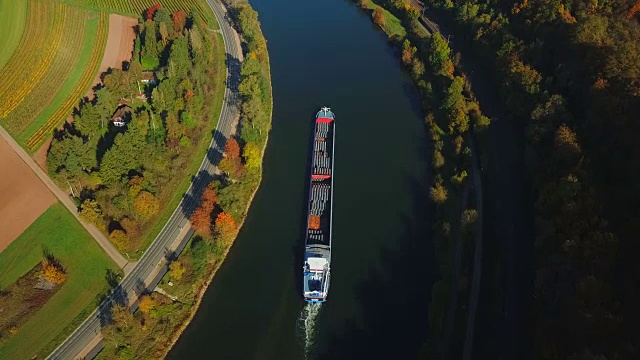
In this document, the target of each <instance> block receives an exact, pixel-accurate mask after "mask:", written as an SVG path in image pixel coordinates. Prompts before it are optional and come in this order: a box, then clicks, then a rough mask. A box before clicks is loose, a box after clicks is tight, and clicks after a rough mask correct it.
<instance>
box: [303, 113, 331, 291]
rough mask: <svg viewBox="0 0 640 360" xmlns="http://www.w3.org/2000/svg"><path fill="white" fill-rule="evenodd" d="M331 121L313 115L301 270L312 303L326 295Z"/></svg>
mask: <svg viewBox="0 0 640 360" xmlns="http://www.w3.org/2000/svg"><path fill="white" fill-rule="evenodd" d="M334 120H335V118H334V114H333V112H332V111H331V109H329V108H328V107H326V106H325V107H323V108H321V109H320V111H318V113H317V114H316V122H315V126H314V136H313V148H312V150H313V151H312V155H311V170H310V172H311V174H310V180H309V181H310V184H309V203H308V208H307V230H306V234H305V235H306V236H305V244H304V245H305V246H304V268H303V282H304V283H303V296H304V299H305V300H306V301H307V302H313V303H315V302H324V301H326V300H327V294H328V292H329V275H330V265H331V226H332V210H333V156H334V149H335V147H334V144H335V134H336V132H335V122H334Z"/></svg>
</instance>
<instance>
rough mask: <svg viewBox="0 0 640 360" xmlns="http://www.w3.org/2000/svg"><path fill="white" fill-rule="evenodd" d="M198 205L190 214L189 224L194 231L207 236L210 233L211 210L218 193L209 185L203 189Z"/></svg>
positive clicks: (216, 200)
mask: <svg viewBox="0 0 640 360" xmlns="http://www.w3.org/2000/svg"><path fill="white" fill-rule="evenodd" d="M201 200H202V201H201V203H200V206H198V207H197V208H196V210H195V211H194V212H193V214H191V218H190V219H189V220H190V221H191V225H192V226H193V227H194V229H195V231H196V233H198V234H200V235H202V236H204V237H208V236H210V235H211V212H212V211H213V208H214V207H215V205H216V203H217V202H218V195H217V194H216V192H215V190H213V189H212V188H211V187H207V188H206V189H204V192H203V193H202V198H201Z"/></svg>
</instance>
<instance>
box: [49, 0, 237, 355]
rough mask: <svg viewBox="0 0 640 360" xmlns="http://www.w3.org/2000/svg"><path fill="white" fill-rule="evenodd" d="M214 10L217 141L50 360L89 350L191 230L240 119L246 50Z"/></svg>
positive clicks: (212, 2) (220, 8)
mask: <svg viewBox="0 0 640 360" xmlns="http://www.w3.org/2000/svg"><path fill="white" fill-rule="evenodd" d="M207 3H208V4H209V6H210V7H211V9H212V10H213V12H214V14H215V17H216V20H217V21H218V23H219V24H220V32H221V34H222V38H223V41H224V48H225V52H226V58H227V81H226V87H225V95H224V101H223V104H222V111H221V113H220V119H219V121H218V125H217V126H216V131H215V132H214V136H213V139H212V140H211V144H210V146H209V150H208V151H207V155H206V156H205V158H204V159H203V160H202V164H201V165H200V169H199V170H198V174H197V175H196V177H195V178H194V181H193V182H192V183H191V186H190V187H189V189H188V190H187V193H186V194H185V196H184V197H183V198H182V201H181V202H180V204H179V205H178V207H177V208H176V209H175V210H174V212H173V214H171V217H170V218H169V220H168V221H167V223H166V224H165V226H164V228H162V231H161V232H160V234H158V236H157V237H156V239H155V240H154V241H153V243H152V244H151V245H150V246H149V248H148V249H147V251H146V252H145V253H144V255H143V256H142V258H140V260H139V261H138V262H137V263H136V265H135V267H134V268H133V269H132V270H131V272H130V273H129V274H127V275H126V276H125V278H124V279H123V280H122V282H121V283H120V284H119V285H118V286H117V287H116V288H115V289H114V291H113V292H112V293H111V295H109V296H108V297H107V298H106V299H105V300H104V301H103V302H102V303H101V304H100V306H99V307H98V308H97V309H96V310H95V311H94V312H93V313H92V314H91V315H89V317H88V318H87V319H86V320H85V321H84V322H83V323H82V324H81V325H80V326H79V327H78V328H77V329H76V330H75V331H74V332H73V333H72V334H71V335H70V336H69V337H68V338H67V339H66V340H65V341H64V342H63V343H62V344H61V345H60V346H58V348H57V349H55V350H54V351H53V352H52V353H51V354H50V355H49V356H48V357H47V359H51V360H53V359H56V360H58V359H60V360H62V359H74V358H76V357H77V356H78V354H80V353H81V352H82V351H83V350H84V349H85V347H87V346H88V345H89V344H90V343H92V342H94V341H95V340H96V338H97V337H98V336H99V334H100V330H101V323H103V321H104V319H105V317H106V316H107V314H108V313H109V311H110V309H111V306H112V304H113V303H114V302H117V303H129V302H130V301H131V300H132V299H134V298H136V297H137V296H138V294H139V293H140V290H141V284H145V286H146V280H147V279H148V278H149V276H150V275H151V274H152V273H153V272H154V271H155V270H157V269H158V268H159V264H160V263H161V262H162V260H163V258H164V257H165V254H166V252H167V249H170V248H171V247H172V245H173V243H174V242H175V241H176V240H177V239H178V237H179V236H180V235H182V236H184V231H183V228H184V227H191V225H190V224H189V219H188V218H187V216H186V215H185V214H184V211H183V209H193V208H194V207H195V205H196V204H197V199H196V198H197V197H198V196H196V195H197V194H200V193H201V192H202V190H204V188H205V187H206V185H207V184H208V182H209V181H210V179H211V178H212V177H213V174H214V173H215V171H216V166H215V164H217V163H218V162H219V161H220V158H221V157H222V153H223V151H224V150H223V149H224V145H225V143H226V139H227V137H228V136H229V135H230V134H231V131H232V130H233V128H234V127H233V123H234V122H235V120H236V118H237V114H238V112H237V107H236V97H237V96H236V93H235V89H237V86H238V83H237V81H238V79H239V76H240V75H239V74H240V66H239V64H240V59H242V49H241V47H240V46H239V41H238V39H239V37H238V34H237V33H236V31H235V30H234V28H233V27H232V26H231V24H230V22H229V20H228V18H227V17H226V9H225V7H224V5H222V3H220V2H219V1H217V0H207ZM188 239H189V237H188V236H185V237H184V238H183V239H182V243H181V244H180V245H184V243H185V242H186V241H188Z"/></svg>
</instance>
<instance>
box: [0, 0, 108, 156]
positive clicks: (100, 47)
mask: <svg viewBox="0 0 640 360" xmlns="http://www.w3.org/2000/svg"><path fill="white" fill-rule="evenodd" d="M24 3H26V4H27V8H28V12H27V19H26V23H25V26H24V31H23V33H22V38H21V39H20V43H19V44H18V46H17V48H16V49H15V51H13V54H12V56H11V58H10V59H9V60H8V61H7V62H6V64H5V65H4V66H3V67H2V69H0V79H2V80H0V99H2V101H0V124H1V125H3V126H4V127H5V128H6V129H7V131H9V133H11V135H13V136H14V137H15V138H16V139H17V140H18V141H19V143H20V144H21V145H23V146H25V147H27V149H28V150H31V151H33V150H34V149H35V148H36V147H37V146H38V145H39V144H41V143H42V142H43V141H44V140H45V138H46V137H48V135H50V134H51V132H52V130H53V129H55V128H56V127H58V126H60V124H61V123H62V121H64V119H65V118H66V117H67V116H68V115H69V113H70V112H71V110H72V109H73V106H74V105H75V104H76V103H77V101H78V100H79V97H81V96H82V94H84V93H85V92H86V91H87V88H88V86H90V84H91V82H92V80H93V78H94V77H95V73H96V71H97V68H98V66H99V64H100V60H101V58H102V55H103V52H104V43H105V42H106V29H107V26H108V20H107V16H106V14H103V13H100V12H94V11H90V10H87V9H83V8H79V7H74V6H69V5H68V4H64V3H61V2H56V1H53V0H39V1H35V0H31V1H25V2H24ZM3 6H6V4H4V3H3ZM27 142H28V145H27V144H26V143H27Z"/></svg>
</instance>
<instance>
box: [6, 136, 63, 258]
mask: <svg viewBox="0 0 640 360" xmlns="http://www.w3.org/2000/svg"><path fill="white" fill-rule="evenodd" d="M0 174H2V175H1V176H0V252H2V250H4V249H5V248H6V247H7V246H9V244H11V242H12V241H13V240H15V239H16V238H17V237H18V236H19V235H20V234H22V232H23V231H25V230H26V229H27V228H28V227H29V225H31V223H33V222H34V221H35V220H36V219H37V218H38V217H39V216H40V215H42V213H43V212H44V211H45V210H47V209H48V208H49V206H51V205H52V204H53V203H55V202H56V198H55V196H53V194H52V193H51V191H49V189H47V187H46V186H44V184H43V183H42V182H41V181H40V180H39V179H38V177H37V176H36V175H35V174H34V173H33V172H32V171H31V170H30V169H29V167H28V166H27V164H25V163H24V161H22V160H21V159H20V157H19V156H18V155H17V154H16V153H15V152H14V151H13V150H12V149H11V146H10V145H9V144H8V143H7V141H5V140H4V139H2V138H0Z"/></svg>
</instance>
